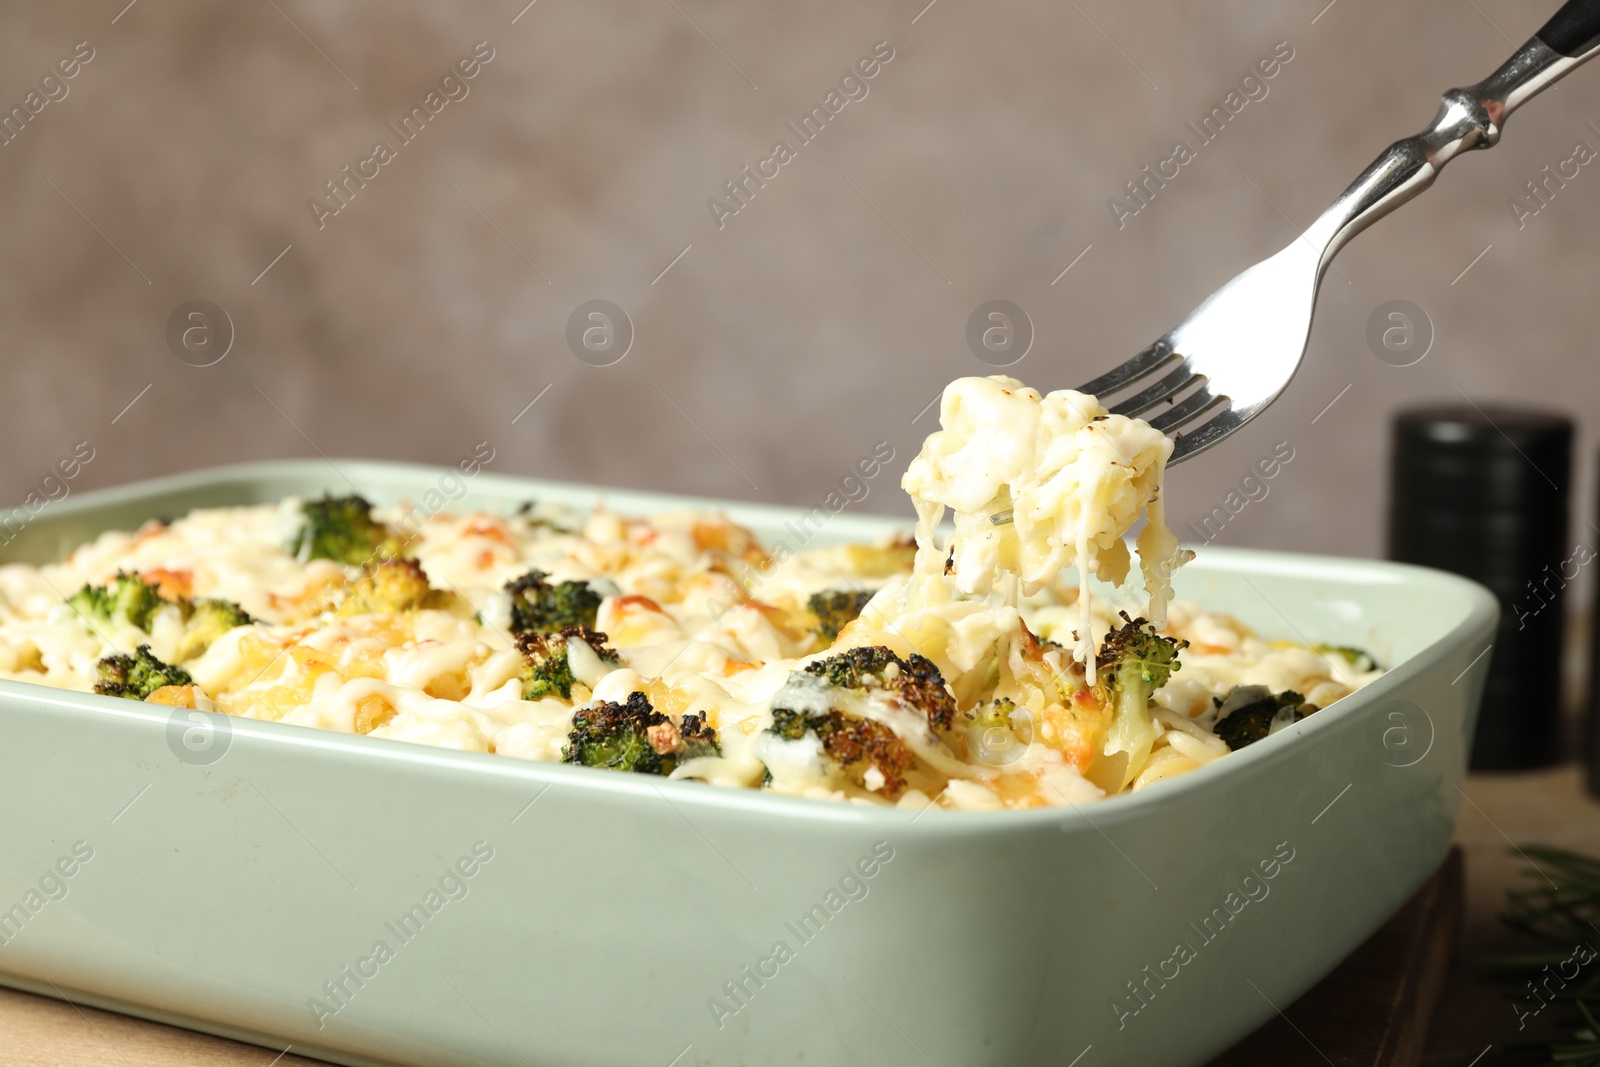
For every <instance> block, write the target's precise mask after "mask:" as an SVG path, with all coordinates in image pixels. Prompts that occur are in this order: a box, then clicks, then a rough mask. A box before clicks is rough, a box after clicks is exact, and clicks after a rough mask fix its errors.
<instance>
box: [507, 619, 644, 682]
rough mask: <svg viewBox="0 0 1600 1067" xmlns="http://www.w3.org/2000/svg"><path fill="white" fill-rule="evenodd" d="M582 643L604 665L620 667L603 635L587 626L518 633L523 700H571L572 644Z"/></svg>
mask: <svg viewBox="0 0 1600 1067" xmlns="http://www.w3.org/2000/svg"><path fill="white" fill-rule="evenodd" d="M575 640H576V641H582V642H583V643H584V644H586V645H588V646H589V648H590V649H592V650H593V651H594V654H595V655H596V656H598V657H599V658H600V660H601V661H602V662H604V663H609V664H611V665H613V666H620V665H621V664H622V659H621V657H619V656H618V655H617V654H616V652H615V651H614V650H612V649H611V648H610V647H609V646H608V645H607V644H606V635H605V634H601V633H595V632H594V631H593V630H591V629H589V628H588V627H587V626H568V627H566V628H565V629H563V630H560V631H558V632H556V633H553V634H536V633H520V634H518V635H517V649H518V651H520V652H521V653H522V659H523V667H522V699H523V700H539V699H542V698H544V697H548V696H559V697H560V698H561V699H562V700H571V699H572V687H573V685H574V684H576V682H577V679H576V678H574V677H573V675H572V662H571V659H570V649H571V646H570V644H569V642H571V641H575Z"/></svg>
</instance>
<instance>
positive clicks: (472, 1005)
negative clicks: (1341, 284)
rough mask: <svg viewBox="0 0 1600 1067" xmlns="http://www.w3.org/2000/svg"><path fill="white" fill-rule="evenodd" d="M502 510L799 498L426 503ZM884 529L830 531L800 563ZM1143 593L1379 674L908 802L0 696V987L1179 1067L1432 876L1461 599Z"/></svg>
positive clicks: (718, 1042) (603, 1047) (617, 1060)
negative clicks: (981, 805)
mask: <svg viewBox="0 0 1600 1067" xmlns="http://www.w3.org/2000/svg"><path fill="white" fill-rule="evenodd" d="M443 473H444V472H443V471H441V470H437V469H433V468H426V467H410V466H399V465H394V464H383V463H369V462H363V461H355V460H348V461H347V460H341V461H338V463H337V470H335V469H334V467H333V466H330V465H329V464H328V463H324V462H321V461H304V462H301V461H294V462H282V463H266V464H252V465H245V466H235V467H225V468H217V469H213V470H206V471H200V472H196V473H193V474H187V475H182V476H178V477H172V478H163V479H159V480H155V481H149V482H143V483H139V484H136V485H131V486H127V487H124V488H120V489H114V490H108V491H101V492H93V493H84V494H82V495H75V496H73V497H71V498H69V499H67V500H65V501H62V502H60V503H57V504H53V505H51V506H49V507H48V508H47V509H46V510H45V511H44V512H43V513H42V514H41V515H40V516H38V517H37V518H36V519H35V520H34V521H33V523H32V524H31V525H29V526H28V527H27V528H26V529H25V530H23V531H22V533H21V534H20V535H19V536H18V537H17V539H16V540H15V541H14V542H12V544H11V545H10V546H8V548H7V549H6V550H5V551H4V554H3V558H4V559H6V560H8V561H10V560H27V561H33V562H40V561H44V560H47V559H50V558H53V557H55V556H57V555H58V554H59V553H61V552H63V551H64V550H66V549H69V548H71V547H72V546H74V545H76V544H78V543H80V542H82V541H83V540H85V539H88V538H90V537H92V536H94V535H95V534H97V533H99V532H100V531H102V530H104V529H108V528H131V527H134V526H136V525H138V524H139V523H140V522H142V521H143V520H145V519H146V518H149V517H151V516H173V515H178V514H181V513H183V512H186V511H188V510H189V509H191V508H194V507H202V506H214V505H222V504H240V503H248V502H254V501H266V500H274V499H277V498H279V497H281V496H283V495H286V494H300V495H309V494H316V493H321V492H322V491H324V490H331V491H334V492H348V491H350V483H348V482H346V480H345V478H346V476H347V477H348V478H349V479H350V480H351V482H353V483H354V484H355V485H356V486H357V487H359V489H360V490H361V491H362V492H363V493H365V494H367V495H368V496H369V497H370V498H372V499H374V500H377V501H384V502H388V501H394V500H398V499H401V498H408V497H409V498H417V497H420V496H421V495H422V494H424V493H425V492H426V491H427V490H428V489H430V488H433V487H435V486H437V485H438V484H439V481H440V477H441V475H442V474H443ZM530 496H532V497H538V498H541V499H551V500H561V501H567V502H572V503H577V504H586V503H589V502H592V501H595V500H597V499H602V498H603V499H604V500H606V501H607V502H608V503H609V504H610V505H611V506H613V507H615V508H617V509H619V510H623V511H628V512H650V511H655V510H659V509H663V508H670V507H685V506H689V507H716V508H722V509H723V510H725V511H726V512H727V513H728V514H730V515H731V516H732V517H733V518H735V519H736V520H738V521H741V522H744V523H747V524H749V525H750V526H752V527H754V528H755V529H756V530H757V531H759V532H762V533H763V534H766V535H769V536H780V535H781V534H782V532H783V531H782V523H783V522H784V521H785V520H793V519H794V518H795V515H796V512H795V511H793V510H789V509H783V508H772V507H760V506H754V505H744V504H733V503H722V502H718V501H704V500H693V499H686V498H681V497H669V496H662V495H657V494H647V493H633V492H619V491H606V490H600V489H595V488H587V487H579V486H571V485H560V484H554V483H546V482H535V481H529V480H526V479H521V478H511V477H503V476H497V475H491V474H487V473H484V474H479V475H478V476H477V477H476V478H473V479H471V480H470V482H469V484H468V495H467V497H466V499H465V500H464V501H462V502H461V504H460V505H459V506H476V505H481V506H485V507H490V508H506V507H508V506H511V505H513V504H515V503H518V502H520V501H522V500H524V499H527V498H528V497H530ZM905 525H906V524H905V523H901V522H896V521H893V520H888V519H879V518H873V517H857V516H851V515H849V514H841V515H839V516H837V517H834V518H832V519H831V520H830V521H829V522H828V523H826V524H825V527H824V529H823V531H822V534H821V535H819V541H820V539H821V538H826V539H828V540H836V539H843V538H864V537H876V536H879V535H881V534H883V533H884V532H885V531H890V530H899V529H903V528H904V527H905ZM1178 591H1179V594H1180V595H1181V596H1185V597H1190V598H1194V599H1197V600H1200V601H1202V602H1203V603H1205V604H1206V605H1207V606H1209V607H1212V608H1216V609H1219V610H1224V611H1229V612H1232V613H1234V614H1236V615H1238V616H1239V617H1240V618H1242V619H1244V620H1246V621H1247V622H1249V623H1250V624H1252V625H1253V626H1254V627H1256V628H1257V629H1258V630H1259V631H1261V632H1263V633H1267V634H1272V635H1278V636H1283V637H1289V638H1295V639H1301V640H1311V641H1331V642H1341V643H1350V644H1360V645H1366V646H1369V647H1376V648H1377V649H1378V650H1379V651H1380V653H1381V655H1383V656H1384V657H1385V658H1386V659H1387V661H1388V662H1389V663H1390V664H1392V665H1393V670H1392V671H1391V672H1390V673H1389V674H1388V675H1386V676H1385V677H1384V678H1382V679H1381V680H1379V681H1378V682H1376V683H1374V684H1373V685H1371V686H1370V687H1368V688H1367V689H1365V690H1363V691H1361V692H1359V693H1357V694H1355V695H1353V696H1351V697H1349V698H1347V699H1346V700H1344V701H1341V702H1340V703H1339V704H1338V705H1337V706H1335V707H1333V708H1331V709H1329V710H1327V711H1324V712H1322V713H1319V714H1317V715H1314V716H1312V717H1311V718H1309V719H1307V720H1305V721H1303V722H1302V723H1300V724H1298V725H1297V726H1296V727H1294V728H1293V729H1292V730H1288V731H1285V732H1283V733H1280V734H1278V735H1275V736H1273V737H1271V738H1268V739H1267V740H1265V741H1262V742H1260V743H1258V744H1256V745H1253V746H1252V747H1250V748H1249V749H1246V750H1244V751H1242V752H1239V753H1236V754H1234V755H1232V756H1230V757H1228V758H1227V759H1225V760H1222V761H1220V762H1219V763H1217V764H1214V765H1212V766H1211V767H1208V768H1205V769H1203V770H1201V771H1198V772H1195V773H1193V774H1191V775H1188V776H1187V777H1184V778H1181V779H1177V780H1175V781H1171V782H1167V783H1163V784H1159V785H1157V786H1154V787H1153V788H1150V789H1147V790H1145V791H1143V792H1141V793H1139V794H1137V795H1133V796H1127V797H1119V798H1115V799H1112V800H1108V801H1105V802H1103V803H1099V804H1094V805H1088V806H1085V807H1083V808H1080V809H1077V810H1070V809H1069V810H1063V809H1054V810H1045V811H1028V812H1006V813H994V814H964V813H947V812H929V813H926V814H924V815H921V816H917V815H913V814H909V813H904V812H899V811H894V810H877V809H864V808H857V807H848V806H842V805H832V804H825V803H820V802H811V801H803V800H797V799H791V798H785V797H779V796H769V795H763V794H759V793H754V792H740V791H734V790H724V789H717V788H713V787H709V786H704V785H699V784H696V783H689V782H665V781H661V780H657V779H641V778H637V777H631V776H623V775H614V774H608V773H603V772H598V771H592V770H588V769H585V768H576V767H569V766H562V765H550V764H540V763H528V762H522V761H518V760H514V759H509V758H504V757H497V756H488V755H481V754H476V753H463V752H454V751H446V750H440V749H432V748H426V747H422V746H416V745H409V744H405V743H401V742H394V741H384V740H379V739H372V738H363V737H353V736H346V735H342V734H335V733H328V732H322V731H315V730H310V729H304V728H300V727H294V726H284V725H280V724H276V723H263V722H255V721H251V720H227V719H225V718H224V719H221V721H220V723H210V722H207V723H202V724H199V725H198V726H197V725H196V724H195V723H190V722H187V721H170V720H169V718H168V716H166V715H164V714H160V713H158V712H157V711H156V710H154V709H151V708H147V707H146V706H143V705H136V704H131V703H128V702H126V701H121V700H115V699H111V698H104V697H98V696H92V695H90V696H84V695H77V694H70V693H65V692H61V691H58V690H52V689H46V688H42V687H38V686H31V685H25V684H19V683H9V682H0V738H3V744H0V803H3V805H4V810H5V811H7V812H8V813H10V817H9V818H6V819H4V820H0V863H3V871H4V873H5V874H6V875H7V876H8V877H7V878H6V879H5V880H4V881H3V882H0V982H3V983H4V984H7V985H11V986H15V987H17V988H21V989H26V990H30V991H33V992H36V993H42V994H45V995H49V996H65V997H68V998H70V999H73V1000H76V1001H80V1002H85V1003H89V1004H93V1005H96V1006H100V1007H106V1008H111V1009H114V1010H119V1011H124V1012H128V1013H130V1014H134V1015H140V1016H144V1017H147V1018H153V1019H159V1020H163V1021H166V1022H173V1023H178V1024H180V1025H184V1026H189V1027H193V1028H195V1029H198V1030H205V1031H209V1032H212V1033H218V1034H223V1035H227V1036H231V1037H235V1038H242V1039H244V1040H247V1041H253V1042H258V1043H260V1044H262V1045H265V1046H268V1047H271V1048H275V1049H280V1050H281V1049H283V1048H285V1047H286V1046H289V1045H291V1044H292V1046H293V1049H294V1051H296V1052H299V1053H303V1054H307V1055H312V1056H319V1057H322V1058H325V1059H328V1060H332V1061H334V1062H337V1063H345V1064H378V1063H392V1064H408V1065H413V1064H414V1065H419V1067H421V1065H427V1067H434V1065H439V1064H457V1063H459V1064H503V1065H508V1067H526V1065H528V1064H539V1065H541V1067H544V1065H566V1067H602V1065H622V1064H628V1065H631V1067H638V1065H646V1067H648V1065H651V1064H655V1065H659V1067H667V1065H669V1064H676V1065H681V1067H688V1065H690V1064H696V1065H706V1067H712V1065H715V1067H724V1065H726V1067H733V1065H736V1064H737V1065H741V1067H756V1065H776V1064H785V1065H792V1064H794V1063H796V1062H806V1063H813V1064H827V1065H833V1064H852V1063H859V1064H922V1063H928V1064H935V1065H938V1067H946V1065H949V1067H978V1065H994V1067H1002V1065H1003V1067H1017V1065H1024V1064H1053V1065H1057V1067H1059V1065H1062V1064H1069V1063H1071V1064H1075V1065H1077V1067H1098V1065H1102V1064H1106V1065H1109V1064H1139V1065H1141V1067H1162V1065H1184V1064H1201V1063H1204V1062H1206V1061H1207V1060H1208V1059H1210V1058H1211V1057H1212V1056H1214V1055H1215V1054H1216V1053H1217V1052H1219V1051H1221V1050H1222V1049H1224V1048H1226V1047H1227V1046H1228V1045H1229V1044H1231V1043H1232V1042H1234V1041H1236V1040H1237V1039H1238V1038H1240V1037H1241V1036H1243V1035H1244V1034H1246V1033H1248V1032H1250V1031H1251V1030H1252V1029H1254V1028H1255V1027H1257V1026H1258V1025H1260V1024H1261V1023H1262V1022H1264V1021H1265V1020H1266V1019H1268V1018H1269V1017H1270V1016H1271V1015H1272V1014H1273V1013H1274V1005H1276V1006H1277V1007H1280V1008H1281V1007H1286V1006H1288V1005H1289V1004H1290V1003H1292V1002H1293V1001H1294V999H1295V998H1296V997H1297V996H1299V995H1300V993H1301V992H1303V991H1304V990H1305V989H1307V988H1308V987H1309V986H1311V985H1312V984H1313V983H1314V982H1315V981H1316V980H1317V979H1318V978H1320V977H1321V976H1322V975H1323V974H1325V973H1326V972H1327V971H1328V970H1330V969H1331V968H1332V967H1333V966H1334V965H1335V964H1336V963H1337V962H1338V961H1339V960H1340V959H1341V958H1342V957H1344V956H1345V955H1346V954H1348V953H1349V952H1350V951H1351V950H1352V949H1354V948H1355V947H1356V946H1357V945H1358V944H1359V943H1360V942H1361V941H1362V940H1363V939H1364V938H1366V937H1367V936H1368V935H1369V934H1370V933H1371V932H1372V931H1373V930H1375V929H1376V928H1377V927H1378V926H1379V925H1380V924H1381V923H1382V922H1383V921H1384V920H1385V919H1386V918H1387V917H1388V916H1389V915H1390V914H1391V913H1392V912H1394V911H1395V910H1396V909H1397V908H1398V907H1399V906H1400V905H1401V903H1403V902H1404V901H1405V900H1406V899H1407V898H1408V897H1409V896H1410V895H1411V894H1412V893H1413V892H1414V891H1415V890H1416V889H1417V888H1418V887H1419V886H1420V885H1421V884H1422V883H1423V881H1424V880H1426V878H1427V877H1428V876H1429V875H1430V874H1431V873H1432V871H1433V870H1434V868H1435V867H1436V866H1437V865H1438V863H1439V862H1440V860H1441V859H1442V858H1443V856H1444V853H1445V850H1446V848H1447V846H1448V842H1449V839H1450V835H1451V831H1452V828H1453V825H1454V822H1455V817H1456V808H1457V802H1458V799H1459V793H1458V787H1459V786H1460V784H1461V780H1462V777H1463V775H1464V773H1465V767H1466V754H1467V752H1468V750H1469V748H1470V741H1471V734H1472V728H1473V723H1474V719H1475V717H1476V709H1477V704H1478V699H1479V695H1480V692H1481V689H1482V684H1483V679H1484V674H1485V672H1486V670H1487V667H1488V657H1487V656H1483V655H1481V653H1483V652H1484V650H1485V649H1486V648H1487V647H1488V645H1489V642H1490V639H1491V634H1492V632H1493V629H1494V625H1495V620H1496V608H1495V604H1494V601H1493V599H1492V598H1491V597H1490V595H1489V594H1488V593H1487V592H1486V591H1485V590H1484V589H1482V588H1481V587H1479V586H1477V585H1474V584H1472V583H1470V582H1466V581H1463V580H1461V579H1459V578H1455V577H1452V576H1450V575H1446V574H1441V573H1438V572H1434V571H1428V570H1422V569H1419V568H1416V567H1407V566H1400V565H1396V564H1390V563H1379V562H1370V561H1360V560H1343V559H1330V558H1324V557H1314V556H1298V555H1287V554H1279V553H1266V552H1243V551H1230V550H1226V549H1220V548H1210V547H1208V548H1204V549H1202V550H1201V551H1200V555H1199V558H1198V559H1196V560H1195V561H1194V563H1193V564H1192V565H1191V566H1189V567H1187V568H1185V569H1184V570H1183V571H1182V572H1181V573H1180V574H1179V576H1178ZM175 714H181V712H178V713H175ZM197 730H198V733H197V732H196V731H197ZM69 871H70V874H69V873H68V872H69ZM380 945H381V946H383V948H382V949H380V947H379V946H380Z"/></svg>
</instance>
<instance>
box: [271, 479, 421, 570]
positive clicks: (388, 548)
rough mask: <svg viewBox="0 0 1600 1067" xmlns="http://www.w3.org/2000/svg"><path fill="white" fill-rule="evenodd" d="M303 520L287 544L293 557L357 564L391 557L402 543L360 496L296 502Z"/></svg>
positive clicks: (330, 497) (358, 565) (328, 497)
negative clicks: (373, 513) (373, 515)
mask: <svg viewBox="0 0 1600 1067" xmlns="http://www.w3.org/2000/svg"><path fill="white" fill-rule="evenodd" d="M300 511H301V514H302V516H303V517H304V520H305V521H304V523H303V524H302V525H301V527H300V530H299V532H297V533H296V534H295V536H294V539H293V540H292V541H291V542H290V544H289V551H290V552H292V553H293V554H294V556H295V558H296V559H298V560H300V561H301V562H306V561H308V560H313V559H331V560H333V561H334V562H335V563H344V564H347V565H349V566H352V567H360V566H363V565H365V564H368V563H371V562H373V561H375V560H387V559H394V558H396V557H398V556H399V555H400V554H401V551H402V550H403V549H404V547H405V544H404V542H403V541H402V539H401V538H400V537H399V536H397V535H396V534H395V533H394V531H392V530H390V529H389V527H387V526H385V525H384V524H383V523H381V522H379V521H378V520H377V519H374V518H373V517H372V505H371V504H370V503H369V502H368V501H367V500H366V499H365V498H363V497H360V496H355V495H351V496H337V497H336V496H333V495H332V494H328V495H326V496H324V497H323V498H322V499H321V500H308V501H306V502H305V503H303V504H301V505H300Z"/></svg>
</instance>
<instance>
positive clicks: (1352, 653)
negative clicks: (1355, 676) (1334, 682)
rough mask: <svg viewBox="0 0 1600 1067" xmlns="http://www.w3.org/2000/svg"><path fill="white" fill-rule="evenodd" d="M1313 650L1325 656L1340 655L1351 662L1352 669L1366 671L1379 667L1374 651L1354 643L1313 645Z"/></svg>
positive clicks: (1347, 661)
mask: <svg viewBox="0 0 1600 1067" xmlns="http://www.w3.org/2000/svg"><path fill="white" fill-rule="evenodd" d="M1311 651H1313V652H1317V653H1320V654H1321V655H1324V656H1338V657H1339V658H1340V659H1342V660H1344V661H1345V662H1346V663H1348V664H1350V667H1351V669H1352V670H1357V671H1362V672H1366V671H1375V670H1377V669H1378V660H1377V658H1376V657H1375V656H1373V655H1372V653H1370V652H1368V651H1366V650H1365V649H1361V648H1356V647H1354V646H1353V645H1312V646H1311Z"/></svg>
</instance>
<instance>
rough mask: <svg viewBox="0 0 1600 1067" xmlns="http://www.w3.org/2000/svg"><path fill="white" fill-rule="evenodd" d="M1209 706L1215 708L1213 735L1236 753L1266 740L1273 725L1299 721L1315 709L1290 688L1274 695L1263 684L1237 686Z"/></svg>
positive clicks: (1215, 698) (1315, 708)
mask: <svg viewBox="0 0 1600 1067" xmlns="http://www.w3.org/2000/svg"><path fill="white" fill-rule="evenodd" d="M1212 703H1213V704H1214V705H1215V707H1216V708H1217V725H1216V727H1215V730H1216V734H1217V736H1218V737H1220V738H1222V739H1223V740H1224V741H1226V742H1227V743H1228V747H1229V748H1230V749H1232V750H1234V751H1235V752H1237V751H1239V749H1241V748H1243V747H1244V746H1246V745H1252V744H1255V743H1256V742H1257V741H1259V740H1261V739H1262V738H1263V737H1266V736H1267V735H1268V734H1270V733H1271V732H1272V728H1273V726H1275V725H1278V724H1280V723H1281V724H1288V723H1294V722H1299V721H1300V720H1301V719H1303V718H1305V717H1306V716H1307V715H1310V714H1311V713H1312V712H1314V711H1316V710H1317V707H1316V705H1314V704H1307V703H1306V698H1305V697H1303V696H1301V695H1300V694H1299V693H1296V692H1295V691H1294V690H1292V689H1289V690H1285V691H1284V692H1282V693H1274V692H1273V691H1272V690H1270V689H1268V688H1267V687H1266V686H1264V685H1236V686H1234V687H1233V688H1232V689H1230V690H1228V693H1227V695H1226V696H1221V697H1214V698H1213V700H1212Z"/></svg>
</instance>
